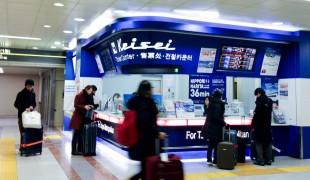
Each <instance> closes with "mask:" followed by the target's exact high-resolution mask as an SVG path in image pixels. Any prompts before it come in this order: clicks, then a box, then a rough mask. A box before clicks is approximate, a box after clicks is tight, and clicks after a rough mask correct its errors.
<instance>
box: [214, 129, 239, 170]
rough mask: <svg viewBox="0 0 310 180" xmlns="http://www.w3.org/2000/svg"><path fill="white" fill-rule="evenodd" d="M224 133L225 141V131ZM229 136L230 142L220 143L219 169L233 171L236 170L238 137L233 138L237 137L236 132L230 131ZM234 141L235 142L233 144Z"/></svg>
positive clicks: (218, 153) (218, 149)
mask: <svg viewBox="0 0 310 180" xmlns="http://www.w3.org/2000/svg"><path fill="white" fill-rule="evenodd" d="M223 131H224V137H223V138H224V140H225V136H226V135H225V134H226V132H225V130H223ZM228 131H229V132H228V136H229V141H223V142H220V143H219V144H218V146H217V167H218V168H219V169H228V170H233V169H235V165H236V154H237V149H236V144H237V137H231V135H232V134H233V136H234V135H236V136H237V134H236V132H235V131H230V129H229V130H228ZM231 141H233V142H231Z"/></svg>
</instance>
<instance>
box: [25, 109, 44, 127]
mask: <svg viewBox="0 0 310 180" xmlns="http://www.w3.org/2000/svg"><path fill="white" fill-rule="evenodd" d="M22 120H23V127H24V128H36V129H40V128H41V114H40V113H38V112H37V111H31V112H28V111H24V112H23V114H22Z"/></svg>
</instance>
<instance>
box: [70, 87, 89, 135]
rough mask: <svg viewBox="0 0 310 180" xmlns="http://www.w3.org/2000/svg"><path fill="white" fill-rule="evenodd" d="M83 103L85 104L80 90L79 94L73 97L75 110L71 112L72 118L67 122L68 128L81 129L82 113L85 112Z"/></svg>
mask: <svg viewBox="0 0 310 180" xmlns="http://www.w3.org/2000/svg"><path fill="white" fill-rule="evenodd" d="M85 105H87V104H86V102H85V98H84V96H83V91H81V92H80V93H79V94H77V95H76V96H75V99H74V108H75V110H74V112H73V115H72V118H71V121H70V124H69V128H71V129H81V126H82V122H83V119H84V114H85V112H86V109H85Z"/></svg>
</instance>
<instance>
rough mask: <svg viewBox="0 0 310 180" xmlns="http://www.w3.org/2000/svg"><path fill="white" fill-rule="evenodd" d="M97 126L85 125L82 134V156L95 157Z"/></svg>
mask: <svg viewBox="0 0 310 180" xmlns="http://www.w3.org/2000/svg"><path fill="white" fill-rule="evenodd" d="M96 138H97V124H96V123H90V124H85V125H84V127H83V133H82V153H83V155H84V156H96V142H97V140H96Z"/></svg>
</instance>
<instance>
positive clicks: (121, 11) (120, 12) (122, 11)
mask: <svg viewBox="0 0 310 180" xmlns="http://www.w3.org/2000/svg"><path fill="white" fill-rule="evenodd" d="M113 12H114V13H118V14H122V13H125V12H126V11H124V10H114V11H113Z"/></svg>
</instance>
